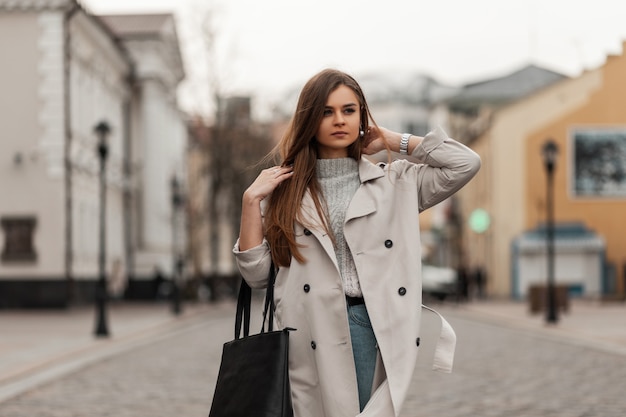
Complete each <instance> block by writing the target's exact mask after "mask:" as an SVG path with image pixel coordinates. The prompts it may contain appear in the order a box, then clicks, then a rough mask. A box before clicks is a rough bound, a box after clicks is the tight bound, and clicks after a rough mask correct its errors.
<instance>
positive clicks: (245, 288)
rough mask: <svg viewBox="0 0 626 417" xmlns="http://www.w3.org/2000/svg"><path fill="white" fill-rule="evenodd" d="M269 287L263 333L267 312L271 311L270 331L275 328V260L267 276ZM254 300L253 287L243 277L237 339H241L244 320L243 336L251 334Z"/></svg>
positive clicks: (268, 326)
mask: <svg viewBox="0 0 626 417" xmlns="http://www.w3.org/2000/svg"><path fill="white" fill-rule="evenodd" d="M267 278H268V279H267V289H266V290H265V306H264V308H263V323H262V326H261V333H265V320H266V318H267V312H268V311H269V313H270V315H269V320H268V325H267V328H268V331H269V332H271V331H272V330H273V329H274V282H275V281H276V268H275V266H274V262H272V264H271V266H270V270H269V273H268V276H267ZM251 302H252V289H251V288H250V286H249V285H248V283H247V282H246V280H244V279H243V277H242V278H241V284H240V285H239V296H238V297H237V313H236V315H235V339H239V338H240V335H241V329H242V322H243V337H248V335H249V334H250V310H251V307H250V304H251Z"/></svg>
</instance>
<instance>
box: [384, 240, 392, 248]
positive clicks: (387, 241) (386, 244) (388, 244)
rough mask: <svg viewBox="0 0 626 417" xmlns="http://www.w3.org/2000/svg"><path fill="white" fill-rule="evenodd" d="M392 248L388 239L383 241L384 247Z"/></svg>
mask: <svg viewBox="0 0 626 417" xmlns="http://www.w3.org/2000/svg"><path fill="white" fill-rule="evenodd" d="M392 246H393V242H392V241H391V240H390V239H387V240H385V247H386V248H387V249H389V248H390V247H392Z"/></svg>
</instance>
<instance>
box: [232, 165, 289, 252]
mask: <svg viewBox="0 0 626 417" xmlns="http://www.w3.org/2000/svg"><path fill="white" fill-rule="evenodd" d="M292 174H293V167H280V166H275V167H272V168H267V169H264V170H263V171H261V173H260V174H259V176H258V177H256V179H255V180H254V182H253V183H252V184H250V186H249V187H248V189H247V190H246V191H245V192H244V193H243V201H242V205H241V226H240V229H239V250H241V251H244V250H248V249H250V248H253V247H255V246H258V245H260V244H261V243H262V242H263V219H262V216H261V200H263V199H264V198H265V197H267V196H268V195H270V194H271V193H272V191H274V190H275V189H276V187H278V185H279V184H280V183H281V182H283V181H285V180H287V179H289V178H291V175H292Z"/></svg>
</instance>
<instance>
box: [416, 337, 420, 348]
mask: <svg viewBox="0 0 626 417" xmlns="http://www.w3.org/2000/svg"><path fill="white" fill-rule="evenodd" d="M415 344H416V345H417V346H419V345H420V338H419V337H418V338H417V339H415Z"/></svg>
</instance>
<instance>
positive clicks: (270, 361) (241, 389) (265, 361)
mask: <svg viewBox="0 0 626 417" xmlns="http://www.w3.org/2000/svg"><path fill="white" fill-rule="evenodd" d="M275 279H276V270H275V268H274V265H273V264H272V267H271V268H270V272H269V282H268V285H267V292H266V294H265V307H264V309H263V324H262V326H261V332H260V333H258V334H255V335H249V329H250V302H251V293H252V291H251V289H250V287H249V286H248V284H247V283H246V282H245V281H244V280H243V279H242V280H241V286H240V287H239V297H238V300H237V314H236V316H235V339H234V340H232V341H230V342H227V343H225V344H224V348H223V351H222V361H221V364H220V370H219V373H218V377H217V384H216V386H215V392H214V394H213V402H212V404H211V410H210V412H209V417H293V409H292V406H291V389H290V387H289V331H291V330H295V329H284V330H278V331H274V330H273V321H274V281H275ZM268 312H269V317H268V314H267V313H268ZM242 320H243V337H240V333H241V329H242ZM266 320H267V323H268V325H267V331H265V321H266Z"/></svg>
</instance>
